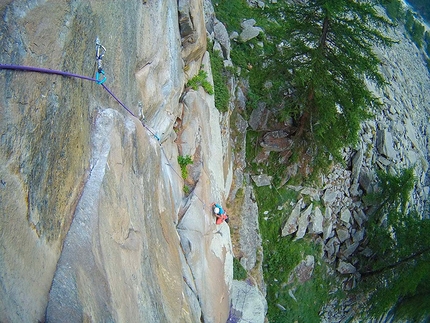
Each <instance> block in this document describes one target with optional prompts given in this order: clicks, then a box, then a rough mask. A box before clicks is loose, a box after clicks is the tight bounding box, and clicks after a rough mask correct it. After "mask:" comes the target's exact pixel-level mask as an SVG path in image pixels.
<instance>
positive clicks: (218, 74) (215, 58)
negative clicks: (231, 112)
mask: <svg viewBox="0 0 430 323" xmlns="http://www.w3.org/2000/svg"><path fill="white" fill-rule="evenodd" d="M208 47H210V46H208ZM221 55H222V54H221V53H220V52H218V51H215V52H214V53H212V54H211V55H210V59H211V67H212V77H213V80H214V88H215V107H216V108H217V109H218V110H219V111H220V112H226V111H227V110H228V102H229V99H230V92H229V91H228V87H227V77H226V70H225V68H224V63H223V59H222V57H221Z"/></svg>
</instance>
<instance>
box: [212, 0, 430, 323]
mask: <svg viewBox="0 0 430 323" xmlns="http://www.w3.org/2000/svg"><path fill="white" fill-rule="evenodd" d="M287 3H288V2H287V1H278V2H277V3H276V4H267V5H266V6H265V8H264V10H261V9H254V8H250V7H249V6H248V5H247V1H246V0H237V1H222V0H221V1H219V2H218V5H217V6H215V9H216V11H217V12H216V13H217V17H218V18H219V19H220V20H221V21H223V22H224V23H225V24H226V26H227V28H228V30H229V32H232V31H238V32H240V30H241V27H240V22H241V21H242V20H243V19H248V18H251V17H252V18H254V19H255V20H256V25H257V26H260V27H263V28H264V30H265V34H260V35H259V36H258V37H257V38H254V39H252V40H251V41H249V42H247V43H241V42H232V47H233V48H232V52H231V57H232V60H233V62H234V63H235V65H236V66H239V67H240V68H241V72H240V75H241V77H242V78H244V79H246V80H247V81H248V82H249V87H250V88H249V89H248V93H247V99H248V101H247V112H246V113H247V114H249V113H250V112H251V111H252V109H253V108H255V107H256V106H257V104H258V103H260V102H264V103H266V105H267V106H268V107H269V108H270V109H272V111H274V112H277V111H279V112H280V113H278V115H277V117H278V118H279V119H281V120H282V119H285V120H286V119H292V120H293V125H294V126H295V127H296V131H295V134H294V138H293V139H294V142H295V146H294V148H293V152H294V153H293V155H292V156H290V157H289V160H288V162H289V164H291V163H295V162H301V166H302V169H304V168H306V166H310V167H311V168H312V170H314V171H315V170H324V168H326V167H327V166H328V165H329V164H330V163H331V160H332V158H331V157H332V156H334V157H335V158H337V160H340V157H341V156H340V152H341V150H342V149H343V148H344V147H347V146H353V145H354V144H355V143H356V141H357V139H358V130H359V129H360V123H361V122H362V121H363V120H365V119H366V118H369V117H371V111H372V110H373V109H376V108H378V107H379V106H380V102H379V99H378V98H377V97H375V96H374V95H373V94H372V93H371V92H370V91H369V90H368V88H367V85H366V82H367V81H369V80H370V81H371V82H374V84H376V85H377V86H380V87H383V86H384V85H385V84H386V83H385V80H384V79H383V76H382V75H381V74H380V73H379V65H380V61H379V59H378V57H377V56H376V55H375V54H374V53H373V51H372V47H373V46H375V44H382V45H390V44H391V43H392V40H391V39H388V38H387V37H385V36H384V35H383V33H382V31H381V30H383V29H382V28H383V27H384V26H387V25H389V24H390V23H389V22H388V21H386V20H385V19H384V18H382V17H379V16H378V14H377V11H376V10H375V8H374V7H373V2H371V1H347V0H321V1H303V2H294V6H290V5H288V4H287ZM384 3H385V4H386V8H387V12H388V15H389V17H390V18H391V19H393V20H394V21H396V22H399V23H400V22H402V23H404V22H405V20H406V13H405V12H403V11H402V10H401V6H400V2H399V1H398V0H395V1H393V0H387V1H384ZM409 23H410V22H409ZM409 29H410V31H408V32H409V33H410V34H411V35H413V34H414V33H415V34H417V35H418V34H419V33H420V28H419V27H417V26H416V25H415V23H414V22H412V23H410V28H409ZM423 37H426V35H424V36H423ZM427 37H429V38H430V35H427ZM425 42H426V44H427V45H428V44H429V42H427V41H425ZM261 45H262V46H261ZM261 136H262V133H259V132H253V131H248V132H247V151H246V156H247V157H246V158H247V161H251V160H254V158H255V157H256V155H257V154H258V152H259V149H260V145H259V143H260V141H261ZM282 163H283V162H282V161H280V158H279V155H278V154H277V153H275V152H271V153H270V155H269V159H268V162H267V163H265V165H261V164H259V165H256V164H253V163H248V166H247V167H248V170H249V171H250V172H252V173H260V172H264V173H266V174H268V175H271V176H273V180H272V184H273V185H272V187H257V188H255V196H256V199H257V203H258V205H259V210H260V212H261V213H260V215H259V224H260V233H261V235H262V238H263V249H264V260H263V261H264V262H263V270H264V279H265V282H266V284H267V301H268V306H269V307H268V314H267V315H268V319H269V321H270V322H295V321H298V322H318V321H320V318H319V312H320V310H321V307H322V306H323V305H324V304H326V303H327V302H329V300H330V299H331V298H332V297H336V296H335V295H331V293H332V292H334V291H335V290H336V282H334V281H333V280H334V275H329V274H327V273H328V272H329V270H328V265H327V264H326V263H325V262H324V261H322V260H321V246H318V245H317V244H315V242H314V241H312V239H311V238H309V237H305V238H304V239H301V240H299V241H293V240H292V238H291V237H281V234H280V230H281V227H282V224H283V223H284V222H285V220H286V216H287V215H288V214H290V212H291V206H290V201H296V200H297V198H298V196H297V193H296V192H294V191H291V190H288V189H287V188H286V187H285V186H282V187H280V186H281V185H280V183H284V180H285V174H284V170H285V166H284V165H283V164H282ZM307 163H308V164H307ZM379 178H380V180H381V182H380V188H381V190H380V191H379V192H378V193H377V194H375V195H373V196H368V202H369V204H371V205H372V206H373V209H374V210H375V213H374V214H373V216H372V218H371V219H370V223H371V224H370V226H369V227H368V237H367V239H366V240H367V241H369V248H372V250H373V252H374V256H372V257H371V258H363V259H360V265H361V268H360V271H361V274H362V275H363V278H364V283H363V286H362V289H361V290H360V291H361V292H363V293H365V294H366V295H367V294H370V295H371V296H372V299H371V301H370V302H369V304H370V305H369V306H371V307H372V313H374V314H375V313H376V314H380V313H383V312H384V311H386V310H387V309H388V308H389V306H390V305H391V306H392V305H393V304H396V307H395V310H396V315H397V316H398V317H405V318H406V317H407V318H411V319H414V318H419V317H422V314H423V313H425V311H424V310H423V309H429V308H430V304H429V302H430V301H428V300H429V299H430V297H428V296H430V295H429V293H430V292H429V289H430V287H429V286H428V284H426V283H425V282H426V281H427V282H428V281H429V280H430V268H429V267H430V265H429V264H430V261H429V260H430V259H429V253H430V247H429V246H430V241H429V240H430V231H429V230H430V225H429V224H426V223H428V221H427V222H422V223H423V226H420V223H421V222H419V221H422V220H421V219H420V218H419V217H418V216H417V215H416V214H414V213H413V212H409V213H408V214H406V213H405V212H406V209H407V201H408V198H409V192H410V189H411V188H412V187H413V172H412V171H411V170H407V171H404V172H402V173H401V174H400V175H399V176H391V175H387V174H383V173H381V174H379ZM300 180H301V181H302V180H303V178H301V179H300ZM289 183H291V180H290V182H289ZM301 183H302V182H301ZM278 187H280V188H278ZM306 202H309V201H306ZM414 235H416V236H415V237H413V236H414ZM408 240H409V241H411V243H410V244H409V245H407V241H408ZM397 249H399V250H398V251H397ZM306 255H313V256H314V257H315V269H314V274H313V276H312V278H311V279H310V280H309V281H307V282H305V283H304V284H302V285H292V284H289V283H288V282H289V276H290V273H291V270H292V269H293V268H294V267H295V266H297V265H298V263H299V262H300V261H301V260H303V259H304V257H305V256H306ZM409 276H411V278H409ZM291 294H293V296H294V297H295V298H296V299H297V300H298V302H296V301H295V300H294V298H293V296H291ZM337 296H338V299H340V298H341V297H342V295H337ZM420 297H425V298H426V301H425V302H422V303H424V305H422V304H419V303H418V301H419V299H420ZM427 313H428V310H427Z"/></svg>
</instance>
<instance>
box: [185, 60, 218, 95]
mask: <svg viewBox="0 0 430 323" xmlns="http://www.w3.org/2000/svg"><path fill="white" fill-rule="evenodd" d="M202 67H203V66H202ZM207 77H208V73H206V72H205V71H203V70H200V71H199V73H198V74H197V75H195V76H194V77H193V78H192V79H191V80H189V81H188V83H187V86H188V87H191V88H192V89H193V90H195V91H197V89H198V88H199V86H201V87H202V88H203V89H204V90H205V91H206V93H208V94H210V95H212V94H214V89H213V86H212V84H210V83H209V81H208V80H207Z"/></svg>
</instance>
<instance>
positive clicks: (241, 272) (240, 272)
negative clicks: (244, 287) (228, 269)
mask: <svg viewBox="0 0 430 323" xmlns="http://www.w3.org/2000/svg"><path fill="white" fill-rule="evenodd" d="M247 277H248V274H247V272H246V270H245V268H243V266H242V265H241V263H240V261H239V260H237V258H233V279H236V280H245V279H246V278H247Z"/></svg>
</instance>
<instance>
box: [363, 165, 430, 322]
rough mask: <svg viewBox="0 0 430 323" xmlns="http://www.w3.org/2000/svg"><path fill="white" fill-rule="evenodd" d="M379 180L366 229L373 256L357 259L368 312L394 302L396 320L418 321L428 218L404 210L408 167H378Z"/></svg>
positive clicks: (427, 267)
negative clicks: (387, 170)
mask: <svg viewBox="0 0 430 323" xmlns="http://www.w3.org/2000/svg"><path fill="white" fill-rule="evenodd" d="M378 179H379V188H380V189H379V191H378V192H376V193H374V194H371V196H369V202H371V203H372V204H373V205H374V206H375V211H374V212H373V213H372V216H371V218H370V219H369V223H368V228H367V232H368V241H369V245H368V247H369V248H370V249H371V250H372V251H373V252H374V255H373V256H372V257H370V258H363V259H361V265H362V268H361V275H362V279H363V283H362V285H361V287H362V290H364V291H366V292H368V293H370V294H371V299H370V302H369V304H370V305H371V310H372V314H374V315H376V316H378V315H382V314H384V313H386V312H387V311H388V310H389V309H390V308H392V306H393V305H395V307H394V313H395V315H396V317H397V318H398V319H409V320H413V321H415V322H417V321H420V320H421V319H422V318H424V317H427V316H428V315H430V285H429V284H428V282H429V281H430V220H429V219H422V218H421V216H420V215H418V214H416V212H414V211H409V212H407V202H408V200H409V195H410V192H411V190H412V188H413V187H414V184H415V179H414V175H413V169H405V170H403V171H402V172H400V174H399V175H392V174H387V173H382V172H380V173H379V174H378Z"/></svg>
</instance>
